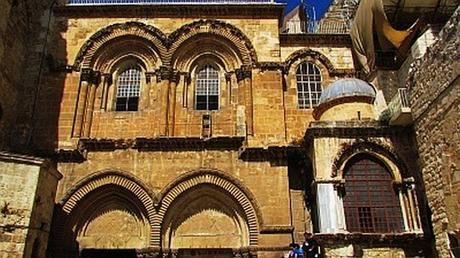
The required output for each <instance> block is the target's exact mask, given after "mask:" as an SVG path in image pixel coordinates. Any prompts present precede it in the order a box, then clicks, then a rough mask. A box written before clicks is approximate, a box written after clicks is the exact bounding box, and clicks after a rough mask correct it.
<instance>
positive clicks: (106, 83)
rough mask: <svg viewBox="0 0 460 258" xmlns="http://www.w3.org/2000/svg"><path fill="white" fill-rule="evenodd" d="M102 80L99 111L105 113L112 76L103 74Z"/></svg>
mask: <svg viewBox="0 0 460 258" xmlns="http://www.w3.org/2000/svg"><path fill="white" fill-rule="evenodd" d="M102 77H103V78H104V79H103V80H102V90H101V96H100V98H101V106H100V109H101V110H104V111H107V101H108V97H109V88H110V86H111V85H112V74H110V73H104V74H103V75H102Z"/></svg>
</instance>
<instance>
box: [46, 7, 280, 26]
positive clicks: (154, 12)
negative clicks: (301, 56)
mask: <svg viewBox="0 0 460 258" xmlns="http://www.w3.org/2000/svg"><path fill="white" fill-rule="evenodd" d="M283 10H284V5H283V4H257V5H254V4H253V5H251V4H226V5H225V8H222V5H220V4H206V5H187V4H183V5H104V6H92V5H88V6H58V7H56V8H54V13H55V15H56V16H58V17H59V16H65V17H107V15H110V16H113V17H126V16H133V15H137V16H143V17H178V16H180V17H203V16H209V17H212V18H225V17H231V16H233V17H234V14H235V13H238V14H239V16H240V17H241V18H245V17H246V18H254V17H257V18H276V19H278V20H279V21H280V22H281V21H282V18H283Z"/></svg>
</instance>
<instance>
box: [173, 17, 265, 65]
mask: <svg viewBox="0 0 460 258" xmlns="http://www.w3.org/2000/svg"><path fill="white" fill-rule="evenodd" d="M204 33H208V34H214V35H219V36H222V37H223V38H226V39H228V40H230V41H231V42H233V44H235V46H236V48H237V49H238V52H239V55H241V56H240V58H241V61H242V63H243V66H253V65H255V64H256V63H257V54H256V51H255V48H254V46H253V45H252V43H251V41H250V40H249V38H248V37H247V36H246V35H245V34H244V33H243V32H242V31H241V30H240V29H238V28H237V27H235V26H233V25H231V24H228V23H225V22H222V21H218V20H199V21H196V22H193V23H190V24H186V25H184V26H182V27H180V28H179V29H177V30H176V31H174V32H173V33H171V34H170V35H169V37H168V42H169V43H168V44H169V47H168V49H169V51H168V58H167V60H169V61H171V58H172V55H173V54H174V52H175V51H176V50H177V49H178V48H179V47H180V45H181V44H182V43H184V42H185V41H186V40H188V39H190V38H191V37H193V36H195V35H198V34H204Z"/></svg>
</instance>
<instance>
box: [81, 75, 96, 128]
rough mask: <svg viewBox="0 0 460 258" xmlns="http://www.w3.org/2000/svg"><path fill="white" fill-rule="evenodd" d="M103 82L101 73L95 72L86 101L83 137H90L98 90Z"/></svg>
mask: <svg viewBox="0 0 460 258" xmlns="http://www.w3.org/2000/svg"><path fill="white" fill-rule="evenodd" d="M100 81H101V73H100V72H94V73H93V75H92V76H91V84H90V87H89V90H88V94H89V95H88V97H87V100H86V104H85V106H86V108H85V110H84V112H85V113H84V116H83V132H82V133H83V134H82V136H85V137H89V136H90V131H91V123H92V120H93V112H94V104H95V101H96V89H97V86H98V84H99V83H100Z"/></svg>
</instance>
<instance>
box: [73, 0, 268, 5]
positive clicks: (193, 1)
mask: <svg viewBox="0 0 460 258" xmlns="http://www.w3.org/2000/svg"><path fill="white" fill-rule="evenodd" d="M271 3H275V1H274V0H68V3H67V4H68V5H141V4H149V5H151V4H158V5H161V4H168V5H169V4H177V5H180V4H187V5H189V4H190V5H200V4H271Z"/></svg>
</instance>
